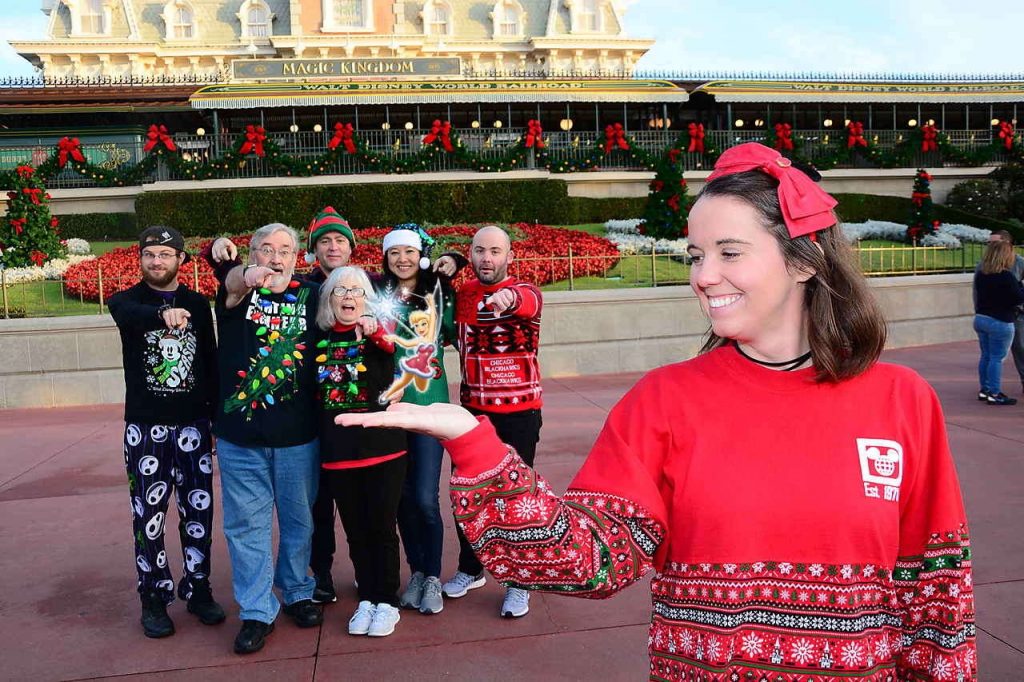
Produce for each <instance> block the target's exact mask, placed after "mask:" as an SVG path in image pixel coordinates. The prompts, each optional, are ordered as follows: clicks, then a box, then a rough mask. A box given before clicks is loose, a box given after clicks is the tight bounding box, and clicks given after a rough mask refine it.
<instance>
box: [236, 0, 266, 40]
mask: <svg viewBox="0 0 1024 682" xmlns="http://www.w3.org/2000/svg"><path fill="white" fill-rule="evenodd" d="M273 19H274V15H273V13H271V11H270V8H269V7H268V6H267V3H266V2H264V1H263V0H245V2H243V3H242V7H241V8H240V9H239V11H238V20H239V21H240V22H241V23H242V37H243V38H268V37H270V36H271V35H272V34H273V31H271V29H270V22H271V21H273Z"/></svg>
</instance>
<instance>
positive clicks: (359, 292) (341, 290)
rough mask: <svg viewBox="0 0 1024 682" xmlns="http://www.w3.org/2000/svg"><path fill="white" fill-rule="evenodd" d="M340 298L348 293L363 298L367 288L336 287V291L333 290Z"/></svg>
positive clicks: (353, 296)
mask: <svg viewBox="0 0 1024 682" xmlns="http://www.w3.org/2000/svg"><path fill="white" fill-rule="evenodd" d="M331 293H332V294H334V295H335V296H337V297H338V298H345V296H346V295H348V294H351V295H352V298H362V297H363V296H366V290H365V289H363V288H362V287H352V288H351V289H349V288H348V287H334V291H332V292H331Z"/></svg>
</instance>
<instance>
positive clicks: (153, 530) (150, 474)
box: [124, 419, 213, 603]
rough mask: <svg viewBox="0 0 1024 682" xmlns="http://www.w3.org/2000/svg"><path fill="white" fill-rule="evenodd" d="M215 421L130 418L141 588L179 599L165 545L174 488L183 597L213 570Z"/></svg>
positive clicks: (127, 448)
mask: <svg viewBox="0 0 1024 682" xmlns="http://www.w3.org/2000/svg"><path fill="white" fill-rule="evenodd" d="M211 444H212V443H211V437H210V422H209V420H207V419H201V420H199V421H196V422H193V423H191V424H185V425H181V426H164V425H161V424H136V423H126V424H125V429H124V463H125V468H126V469H127V472H128V490H129V493H130V494H131V502H132V530H133V532H134V535H135V565H136V569H137V570H138V574H139V592H149V591H156V592H158V593H160V595H161V596H162V597H163V598H164V601H166V602H167V603H170V602H172V601H174V578H173V576H172V575H171V569H170V567H169V566H168V562H167V552H166V551H165V550H164V523H165V521H166V518H167V508H168V505H169V503H170V499H171V492H172V490H173V491H174V493H175V495H176V496H177V502H178V534H179V535H180V536H181V552H182V556H183V558H184V561H183V566H182V570H183V572H184V575H183V576H182V579H181V583H180V585H179V586H178V596H179V597H181V598H182V599H188V598H189V596H190V595H191V594H192V580H193V579H196V580H201V579H204V578H207V577H208V576H209V575H210V533H211V531H212V529H213V492H212V491H213V488H212V486H213V453H212V447H211Z"/></svg>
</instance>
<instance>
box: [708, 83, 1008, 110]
mask: <svg viewBox="0 0 1024 682" xmlns="http://www.w3.org/2000/svg"><path fill="white" fill-rule="evenodd" d="M691 92H693V93H697V92H704V93H707V94H709V95H714V96H715V100H716V101H718V102H759V103H765V102H768V103H776V102H785V103H791V102H793V103H800V102H865V103H866V102H872V103H875V102H882V103H886V102H888V103H900V102H931V103H946V104H965V103H966V104H970V103H976V102H977V103H985V104H990V103H992V104H995V103H999V102H1021V101H1024V80H1021V81H1003V80H1000V81H975V82H949V83H941V82H906V81H893V82H874V81H872V82H855V81H839V80H836V81H823V80H820V81H819V80H813V81H795V80H794V81H782V80H745V79H739V80H712V81H709V82H706V83H703V84H702V85H699V86H697V87H696V88H693V89H692V90H691Z"/></svg>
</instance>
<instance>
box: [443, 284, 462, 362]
mask: <svg viewBox="0 0 1024 682" xmlns="http://www.w3.org/2000/svg"><path fill="white" fill-rule="evenodd" d="M441 295H442V296H443V297H444V305H443V306H442V307H441V343H442V344H444V345H446V346H453V345H455V342H456V340H457V339H458V338H459V334H458V331H457V329H456V327H455V289H454V287H452V285H451V283H450V281H449V280H447V279H446V278H441Z"/></svg>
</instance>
